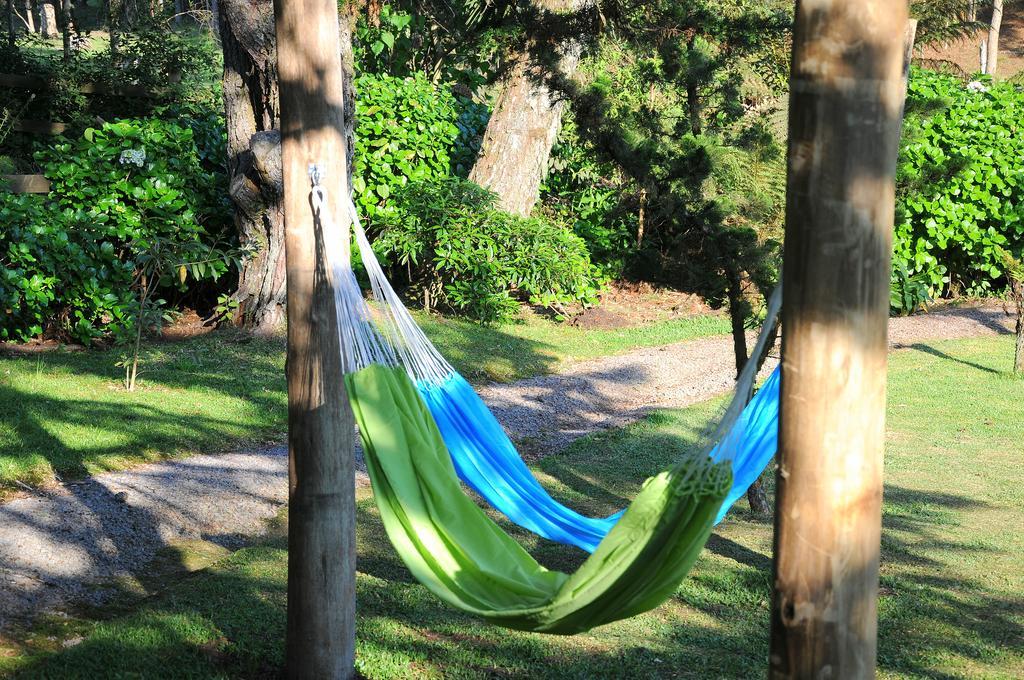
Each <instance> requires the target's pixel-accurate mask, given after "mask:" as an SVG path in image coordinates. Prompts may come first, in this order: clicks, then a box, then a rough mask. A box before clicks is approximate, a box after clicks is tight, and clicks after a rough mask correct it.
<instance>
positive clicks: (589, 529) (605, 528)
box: [417, 368, 779, 552]
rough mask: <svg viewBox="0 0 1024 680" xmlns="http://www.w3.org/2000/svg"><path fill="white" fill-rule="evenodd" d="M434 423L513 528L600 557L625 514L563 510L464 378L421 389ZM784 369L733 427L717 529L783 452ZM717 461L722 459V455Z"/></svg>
mask: <svg viewBox="0 0 1024 680" xmlns="http://www.w3.org/2000/svg"><path fill="white" fill-rule="evenodd" d="M417 388H418V389H419V392H420V394H421V395H422V396H423V400H424V401H425V402H426V404H427V406H428V407H429V409H430V412H431V414H432V415H433V417H434V421H435V423H436V424H437V427H438V429H439V430H440V431H441V436H442V438H443V439H444V443H445V446H447V448H448V452H449V454H450V455H451V458H452V462H453V463H454V465H455V470H456V472H458V475H459V477H460V478H461V479H462V481H463V482H465V483H466V484H467V485H469V486H470V487H471V488H472V489H473V490H474V491H476V492H477V493H478V494H480V495H481V496H482V497H483V498H484V500H486V501H487V502H488V503H489V504H490V505H491V506H493V507H494V508H495V509H496V510H498V511H499V512H501V513H503V514H504V515H505V516H506V517H508V518H509V519H510V520H511V521H512V522H514V523H516V524H518V525H519V526H521V527H523V528H525V529H528V530H530V531H532V532H533V533H535V534H537V535H539V536H543V537H544V538H547V539H550V540H552V541H556V542H558V543H564V544H568V545H575V546H577V547H579V548H582V549H583V550H586V551H587V552H593V551H594V549H595V548H596V547H597V544H598V543H600V542H601V539H603V538H604V537H605V535H606V534H607V533H608V532H609V531H610V530H611V528H612V527H613V526H614V525H615V523H616V522H617V521H618V519H619V517H621V516H622V511H620V512H617V513H615V514H613V515H610V516H608V517H600V518H595V517H586V516H584V515H581V514H579V513H578V512H576V511H575V510H572V509H571V508H567V507H566V506H564V505H562V504H561V503H559V502H558V501H556V500H555V499H554V498H552V497H551V495H550V494H549V493H548V492H547V491H546V490H545V489H544V487H543V486H541V484H540V482H538V481H537V479H536V477H534V476H533V473H531V472H530V469H529V468H528V467H526V463H524V462H523V459H522V458H520V457H519V453H518V452H517V451H516V448H515V446H514V445H513V444H512V442H511V441H510V440H509V438H508V435H506V434H505V430H504V429H503V428H502V427H501V425H500V424H499V423H498V420H497V419H496V418H495V417H494V415H493V414H492V413H491V412H490V410H489V409H488V408H487V406H486V405H485V404H484V402H483V400H481V399H480V397H479V396H478V395H477V393H476V392H475V391H474V390H473V388H472V386H471V385H470V384H469V383H468V382H467V381H466V380H465V378H463V377H462V376H461V375H459V374H458V373H452V374H451V375H449V376H448V377H446V378H445V379H444V380H443V381H441V382H440V383H434V382H428V381H420V382H419V383H418V384H417ZM778 422H779V369H777V368H776V369H775V371H774V372H773V373H772V374H771V376H770V377H769V378H768V380H767V382H765V384H764V386H763V387H762V388H761V389H760V390H759V391H758V393H757V394H756V395H754V398H753V399H752V400H751V401H750V403H749V404H748V405H747V406H746V408H744V409H743V413H742V414H741V415H740V417H739V420H737V422H736V424H735V425H734V428H736V433H737V434H738V438H737V439H736V440H735V441H738V442H739V443H738V450H737V451H736V453H735V457H734V459H733V461H732V473H733V484H732V487H731V488H730V490H729V494H728V495H727V496H726V499H725V501H724V503H723V504H722V508H721V509H720V510H719V513H718V517H717V518H716V520H715V523H716V524H717V523H718V522H720V521H722V518H723V517H724V516H725V513H726V512H727V511H728V510H729V508H730V507H731V506H732V504H733V503H735V502H736V500H737V499H738V498H739V497H740V496H742V495H743V494H745V493H746V491H747V489H748V488H749V487H750V485H751V484H753V483H754V481H755V480H756V479H757V478H758V476H759V475H760V474H761V471H763V470H764V469H765V467H766V466H767V465H768V463H769V462H770V461H771V459H772V457H773V456H774V455H775V450H776V448H777V446H778ZM711 457H712V458H713V459H715V452H714V451H712V453H711Z"/></svg>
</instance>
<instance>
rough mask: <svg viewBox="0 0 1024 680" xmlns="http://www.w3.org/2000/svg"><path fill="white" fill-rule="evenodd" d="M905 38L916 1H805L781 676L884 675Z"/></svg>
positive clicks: (790, 231)
mask: <svg viewBox="0 0 1024 680" xmlns="http://www.w3.org/2000/svg"><path fill="white" fill-rule="evenodd" d="M906 29H907V4H906V2H905V1H898V0H798V1H797V10H796V23H795V30H794V38H793V61H792V80H791V87H790V93H791V94H790V117H789V120H790V123H789V152H788V180H787V199H786V241H785V268H784V274H783V277H784V279H783V280H784V284H783V285H784V290H785V291H786V293H785V301H784V304H783V312H782V313H783V324H782V328H783V335H782V386H781V387H782V402H781V413H780V424H779V471H778V497H777V506H776V513H775V562H774V571H775V574H774V575H775V595H774V599H773V602H772V611H771V622H772V623H771V658H770V676H771V677H772V678H843V679H844V680H848V679H856V678H871V677H874V673H875V654H876V629H877V609H876V606H877V593H878V558H879V540H880V533H881V504H882V458H883V455H882V451H883V443H884V436H885V372H886V349H887V343H886V326H887V321H888V313H889V275H890V254H891V252H890V251H891V243H892V229H893V213H894V202H895V198H894V195H895V187H894V176H895V171H896V154H897V150H898V148H899V139H900V124H901V120H902V115H903V101H904V94H905V93H904V90H903V64H904V35H905V33H906Z"/></svg>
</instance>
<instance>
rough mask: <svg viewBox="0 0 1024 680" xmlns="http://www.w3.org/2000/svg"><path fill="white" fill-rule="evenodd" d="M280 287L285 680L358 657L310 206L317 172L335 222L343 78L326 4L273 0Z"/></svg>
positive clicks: (339, 401) (348, 492)
mask: <svg viewBox="0 0 1024 680" xmlns="http://www.w3.org/2000/svg"><path fill="white" fill-rule="evenodd" d="M274 16H275V20H276V34H277V57H278V75H279V79H280V105H281V140H282V165H283V170H284V172H283V179H284V222H285V254H286V263H287V265H286V269H287V288H288V312H287V313H288V354H287V361H288V367H287V374H288V445H289V529H288V626H287V643H286V654H287V666H288V676H289V677H291V678H317V679H327V678H330V679H333V678H351V677H353V674H354V661H353V660H354V652H355V477H354V471H353V465H354V456H353V445H354V441H353V436H354V424H353V419H352V413H351V411H350V409H349V407H348V399H347V397H346V395H345V386H344V383H343V382H342V372H341V351H340V347H339V343H338V333H337V324H338V319H337V318H336V314H335V311H334V298H333V293H332V290H331V286H330V284H329V283H328V279H327V272H326V270H325V266H324V258H323V242H322V233H321V232H320V230H319V228H318V227H317V226H316V225H315V224H314V220H313V213H312V208H311V206H310V179H309V174H308V171H309V167H310V165H312V164H316V165H317V166H319V168H320V170H321V172H322V173H323V176H324V178H325V184H326V185H327V189H328V191H327V195H328V200H329V205H328V206H327V209H329V210H331V211H333V214H334V215H336V216H338V219H341V216H342V215H344V214H345V212H344V210H343V209H342V206H343V202H342V201H341V200H339V199H341V198H342V191H344V190H345V187H346V186H347V180H346V177H345V134H344V129H345V128H344V115H343V110H342V109H343V94H342V70H341V61H340V59H339V53H340V46H339V32H338V7H337V4H336V3H335V1H334V0H275V2H274Z"/></svg>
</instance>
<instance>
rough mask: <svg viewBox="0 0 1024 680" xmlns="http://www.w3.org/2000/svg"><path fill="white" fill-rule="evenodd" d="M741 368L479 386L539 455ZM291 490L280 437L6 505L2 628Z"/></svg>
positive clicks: (662, 356) (712, 341)
mask: <svg viewBox="0 0 1024 680" xmlns="http://www.w3.org/2000/svg"><path fill="white" fill-rule="evenodd" d="M997 332H1009V319H1008V317H1006V316H1005V315H1004V314H1003V312H1002V310H1001V309H1000V308H998V307H983V308H978V307H973V308H960V309H948V310H944V311H938V312H933V313H932V314H929V315H926V316H918V317H910V318H905V319H894V320H893V321H892V323H891V324H890V344H891V345H892V346H893V347H894V348H902V347H908V346H912V345H913V344H914V343H916V342H920V341H924V340H934V339H943V338H958V337H968V336H975V335H986V334H993V333H997ZM776 361H777V360H776V359H772V360H770V364H769V365H768V366H766V370H770V369H771V368H773V367H774V365H775V362H776ZM733 374H734V368H733V355H732V344H731V340H730V339H729V338H727V337H713V338H704V339H700V340H695V341H689V342H684V343H679V344H676V345H670V346H667V347H655V348H649V349H641V350H637V351H634V352H631V353H629V354H624V355H620V356H614V357H606V358H603V359H596V360H592V361H586V362H581V363H577V364H574V365H572V366H570V367H568V368H567V369H566V370H565V371H564V372H562V373H560V374H557V375H549V376H542V377H537V378H530V379H527V380H522V381H520V382H517V383H513V384H504V385H499V384H492V385H486V386H484V387H482V388H480V394H481V396H482V397H483V398H484V400H485V401H486V402H487V403H488V405H489V406H490V407H491V408H492V410H493V411H494V413H495V415H497V417H498V419H499V420H500V421H501V422H502V424H503V425H504V426H505V427H506V429H507V430H508V431H509V432H510V434H511V435H512V437H513V439H514V440H516V441H517V442H518V443H519V445H520V448H521V449H522V451H523V453H524V455H526V456H531V455H532V456H539V455H541V453H542V452H543V453H551V452H554V451H557V450H559V449H561V448H564V447H565V446H567V445H568V444H569V443H570V442H572V441H573V440H574V439H576V438H578V437H580V436H583V435H585V434H587V433H590V432H593V431H595V430H599V429H604V428H608V427H616V426H620V425H623V424H626V423H629V422H632V421H634V420H636V419H638V418H640V417H642V416H643V415H644V414H645V413H647V412H649V411H650V410H651V409H653V408H658V407H669V406H671V407H678V406H684V405H686V404H690V403H694V402H696V401H701V400H703V399H706V398H708V397H711V396H713V395H716V394H720V393H722V392H725V391H727V390H729V389H730V388H731V385H732V380H733ZM360 462H361V461H360ZM360 475H361V479H360V480H359V482H360V483H363V484H365V483H366V479H365V472H360ZM286 496H287V455H286V450H285V449H284V447H275V448H270V449H264V450H260V451H250V452H240V453H231V454H222V455H199V456H193V457H190V458H186V459H183V460H178V461H171V462H166V463H158V464H152V465H144V466H140V467H138V468H135V469H133V470H129V471H124V472H115V473H106V474H101V475H97V476H95V477H91V478H88V479H85V480H81V481H77V482H71V483H67V484H62V485H58V486H56V487H53V488H49V489H46V490H43V491H39V492H36V493H33V494H28V495H25V496H24V497H22V498H17V499H15V500H12V501H10V502H8V503H6V504H4V505H2V506H0V630H2V629H3V628H4V627H6V626H8V625H10V624H11V623H13V622H17V621H20V620H23V619H25V618H26V617H28V616H29V615H31V614H34V613H38V612H40V611H45V610H49V609H54V608H58V609H59V608H60V607H61V606H62V605H65V604H67V603H69V602H72V601H76V602H82V601H84V602H88V603H91V604H102V603H103V602H104V601H106V600H107V599H109V598H110V597H111V595H112V594H114V593H116V592H117V588H116V587H115V586H114V585H112V583H113V582H114V580H115V579H120V578H125V577H128V578H130V577H132V576H144V575H145V573H146V571H147V567H146V565H147V564H148V563H150V562H151V561H152V560H153V559H154V558H155V557H156V556H157V555H158V553H159V551H160V550H161V548H164V547H166V546H169V545H174V544H176V543H180V542H182V541H187V540H195V539H202V540H205V541H209V542H211V543H214V544H217V545H220V546H224V547H226V548H229V549H234V548H237V547H239V546H241V545H243V544H244V543H245V542H246V540H248V539H249V538H251V537H252V536H254V535H256V534H259V533H260V532H261V531H262V530H263V527H264V526H265V521H266V520H268V519H270V518H271V517H273V516H274V515H275V514H276V512H277V511H278V509H279V508H280V507H281V506H282V505H283V504H284V502H285V500H286Z"/></svg>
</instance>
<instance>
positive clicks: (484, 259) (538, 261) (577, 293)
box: [374, 178, 599, 323]
mask: <svg viewBox="0 0 1024 680" xmlns="http://www.w3.org/2000/svg"><path fill="white" fill-rule="evenodd" d="M496 205H497V197H496V196H495V195H494V194H493V193H491V192H489V191H487V190H486V189H483V188H481V187H479V186H477V185H476V184H473V183H472V182H468V181H465V180H461V179H457V178H447V179H443V180H439V181H433V182H417V183H411V184H409V185H408V186H407V187H405V188H404V189H403V190H402V191H401V192H399V193H398V194H396V195H395V197H394V201H393V203H392V209H391V210H389V211H387V212H385V213H381V219H380V220H378V224H377V227H378V229H380V234H379V235H378V237H377V239H376V241H375V244H374V247H375V248H376V249H377V251H378V253H379V255H380V256H381V257H382V259H384V260H385V261H386V262H388V263H390V264H393V265H401V270H404V271H406V272H407V276H409V278H410V283H412V284H415V285H416V286H419V287H420V288H421V289H422V290H423V291H424V293H425V296H426V297H427V298H428V299H432V300H437V301H438V302H440V303H441V304H444V305H447V306H448V307H450V308H452V309H454V310H456V311H458V312H461V313H463V314H466V315H467V316H470V317H472V318H475V319H477V320H479V321H482V322H485V323H487V322H494V321H501V320H507V319H510V318H512V317H514V316H515V314H516V312H517V310H518V300H526V301H528V302H530V303H533V304H536V305H541V306H545V307H552V308H555V309H558V307H559V306H560V305H561V304H565V303H573V302H579V303H585V304H589V303H593V302H594V301H595V300H596V296H597V293H598V289H599V281H598V277H597V273H596V270H595V268H594V266H593V265H592V264H591V263H590V257H589V254H588V253H587V248H586V245H585V244H584V243H583V241H582V239H580V238H579V237H578V236H576V235H574V234H573V233H572V232H570V231H568V230H566V229H562V228H559V227H557V226H554V225H552V224H551V223H549V222H547V221H545V220H542V219H537V218H523V217H518V216H515V215H510V214H508V213H505V212H502V211H500V210H498V209H497V208H496ZM396 269H398V268H397V267H396Z"/></svg>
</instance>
